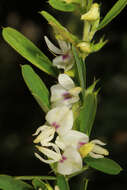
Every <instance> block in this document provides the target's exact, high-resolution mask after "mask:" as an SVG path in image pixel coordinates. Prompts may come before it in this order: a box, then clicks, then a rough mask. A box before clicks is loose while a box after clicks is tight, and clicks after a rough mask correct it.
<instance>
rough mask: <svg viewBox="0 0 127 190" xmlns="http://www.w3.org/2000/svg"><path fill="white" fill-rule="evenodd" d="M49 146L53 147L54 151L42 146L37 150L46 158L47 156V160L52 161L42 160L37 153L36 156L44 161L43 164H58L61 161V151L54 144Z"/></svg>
mask: <svg viewBox="0 0 127 190" xmlns="http://www.w3.org/2000/svg"><path fill="white" fill-rule="evenodd" d="M49 146H52V147H53V149H54V150H55V151H53V150H50V149H49V148H45V147H41V146H36V148H37V149H38V150H39V151H40V152H41V153H42V154H44V155H45V156H47V158H50V159H48V160H47V159H44V158H42V157H41V156H39V155H38V154H37V153H35V155H36V156H37V157H38V158H39V159H40V158H41V159H40V160H41V161H42V162H45V163H53V162H57V161H59V160H60V159H61V154H60V151H59V148H58V147H57V146H56V145H55V144H53V143H50V144H49Z"/></svg>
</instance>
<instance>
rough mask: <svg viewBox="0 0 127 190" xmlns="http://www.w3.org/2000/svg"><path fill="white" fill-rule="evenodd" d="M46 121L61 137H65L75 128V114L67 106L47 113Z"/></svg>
mask: <svg viewBox="0 0 127 190" xmlns="http://www.w3.org/2000/svg"><path fill="white" fill-rule="evenodd" d="M46 120H47V121H48V122H49V123H50V125H52V126H53V127H55V128H56V131H57V132H58V134H59V135H64V134H65V133H67V132H68V130H70V129H71V128H72V126H73V112H72V110H70V109H69V108H68V107H67V106H61V107H56V108H53V109H52V110H50V111H49V112H48V113H47V115H46Z"/></svg>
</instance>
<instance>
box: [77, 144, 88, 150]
mask: <svg viewBox="0 0 127 190" xmlns="http://www.w3.org/2000/svg"><path fill="white" fill-rule="evenodd" d="M84 144H87V143H85V142H79V143H78V149H79V148H80V147H81V146H83V145H84Z"/></svg>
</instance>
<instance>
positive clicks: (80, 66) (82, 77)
mask: <svg viewBox="0 0 127 190" xmlns="http://www.w3.org/2000/svg"><path fill="white" fill-rule="evenodd" d="M72 51H73V54H74V57H75V61H76V65H77V72H78V80H79V84H80V86H81V87H82V95H83V97H84V95H85V89H86V67H85V63H84V62H83V60H82V58H80V57H79V56H78V53H77V51H76V48H75V47H72Z"/></svg>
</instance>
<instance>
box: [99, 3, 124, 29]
mask: <svg viewBox="0 0 127 190" xmlns="http://www.w3.org/2000/svg"><path fill="white" fill-rule="evenodd" d="M126 5H127V0H118V1H117V2H116V3H115V5H114V6H113V7H112V8H111V10H110V11H109V12H108V13H107V14H106V16H105V17H104V19H103V20H102V21H101V23H100V24H99V27H98V30H100V29H102V28H104V27H105V26H106V25H107V24H108V23H110V22H111V21H112V20H113V19H114V18H115V17H116V16H117V15H118V14H119V13H120V12H121V11H122V10H123V9H124V8H125V6H126Z"/></svg>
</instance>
